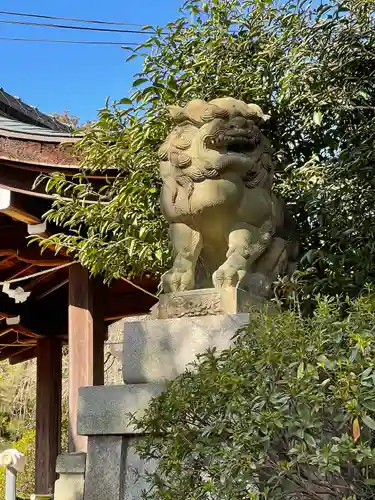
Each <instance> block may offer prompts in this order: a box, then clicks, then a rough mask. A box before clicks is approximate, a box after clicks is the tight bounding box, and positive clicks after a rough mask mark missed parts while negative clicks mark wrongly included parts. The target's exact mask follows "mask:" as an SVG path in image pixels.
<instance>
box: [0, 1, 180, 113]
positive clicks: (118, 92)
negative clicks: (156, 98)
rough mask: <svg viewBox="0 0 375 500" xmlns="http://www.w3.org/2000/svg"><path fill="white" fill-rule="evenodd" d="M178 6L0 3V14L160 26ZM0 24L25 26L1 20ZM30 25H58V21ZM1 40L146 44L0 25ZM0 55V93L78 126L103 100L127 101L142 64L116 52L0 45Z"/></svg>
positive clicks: (129, 37) (114, 36)
mask: <svg viewBox="0 0 375 500" xmlns="http://www.w3.org/2000/svg"><path fill="white" fill-rule="evenodd" d="M181 5H182V0H106V1H103V0H64V1H62V0H53V1H51V0H33V1H32V2H31V1H30V0H2V1H1V2H0V10H2V11H13V12H25V13H33V14H45V15H51V16H58V17H72V18H73V17H76V18H81V19H100V20H108V21H121V22H129V23H140V24H158V25H164V24H165V23H167V22H169V21H171V20H173V19H175V18H176V17H177V16H178V9H179V8H180V6H181ZM0 19H9V20H13V21H16V20H18V21H19V20H23V19H21V18H16V17H7V16H5V15H0ZM29 21H32V22H47V23H48V22H55V23H57V24H59V21H47V20H46V21H44V20H37V19H29ZM60 24H62V23H61V22H60ZM108 27H109V28H115V26H108ZM124 28H126V27H124ZM0 37H12V38H17V37H21V38H39V39H43V38H56V39H64V40H66V39H71V40H74V39H75V40H113V41H119V42H138V41H140V40H142V39H146V36H144V35H134V34H129V33H95V32H79V31H73V30H64V29H62V30H58V29H52V28H46V27H29V26H17V25H7V24H0ZM0 50H1V55H2V57H1V63H2V71H1V79H0V87H3V88H4V89H5V90H6V91H7V92H9V93H10V94H13V95H16V96H18V97H20V98H22V99H23V100H24V101H25V102H27V103H28V104H32V105H34V106H37V107H38V108H39V109H41V110H42V111H44V112H63V111H64V110H69V112H70V113H72V114H74V115H77V116H80V117H81V119H82V120H87V119H94V118H95V116H96V110H97V109H98V108H100V107H102V106H103V104H104V101H105V99H106V97H111V98H113V99H117V98H120V97H122V96H125V95H127V93H128V90H129V88H130V86H131V81H132V75H133V73H135V72H136V71H137V70H138V69H139V68H140V64H141V63H140V62H133V61H132V62H130V63H127V64H125V59H126V54H125V52H124V51H123V50H122V49H121V48H120V47H116V46H96V45H93V46H89V45H88V46H81V45H65V44H64V45H63V44H61V45H60V44H46V43H43V44H41V43H23V42H7V41H0ZM136 61H137V60H136Z"/></svg>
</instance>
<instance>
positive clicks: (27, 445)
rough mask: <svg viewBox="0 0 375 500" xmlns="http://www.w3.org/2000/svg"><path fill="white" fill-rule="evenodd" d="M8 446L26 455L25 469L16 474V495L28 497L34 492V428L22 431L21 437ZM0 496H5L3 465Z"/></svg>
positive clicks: (0, 472)
mask: <svg viewBox="0 0 375 500" xmlns="http://www.w3.org/2000/svg"><path fill="white" fill-rule="evenodd" d="M10 447H11V448H16V449H17V450H18V451H20V452H21V453H23V454H24V455H25V456H26V460H27V462H26V467H25V471H24V472H23V473H20V474H18V476H17V496H18V495H19V496H20V498H30V495H32V494H33V493H35V491H34V486H35V429H30V430H28V431H26V432H24V434H23V436H22V438H21V439H19V440H18V441H16V442H15V443H13V444H11V446H10ZM0 497H1V498H5V467H1V468H0Z"/></svg>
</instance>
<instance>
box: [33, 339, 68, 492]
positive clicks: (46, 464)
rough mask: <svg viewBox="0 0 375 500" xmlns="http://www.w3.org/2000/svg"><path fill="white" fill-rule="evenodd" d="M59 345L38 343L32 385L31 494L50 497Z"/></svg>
mask: <svg viewBox="0 0 375 500" xmlns="http://www.w3.org/2000/svg"><path fill="white" fill-rule="evenodd" d="M61 356H62V353H61V343H60V341H59V340H57V339H55V338H54V337H51V338H45V339H42V340H39V341H38V347H37V381H36V445H35V493H36V494H37V495H38V494H40V495H48V494H51V493H53V488H54V483H55V480H56V472H55V469H56V458H57V456H58V455H59V454H60V443H61V378H62V369H61Z"/></svg>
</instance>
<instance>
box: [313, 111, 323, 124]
mask: <svg viewBox="0 0 375 500" xmlns="http://www.w3.org/2000/svg"><path fill="white" fill-rule="evenodd" d="M322 119H323V114H322V112H321V111H314V114H313V121H314V123H315V124H316V125H321V124H322Z"/></svg>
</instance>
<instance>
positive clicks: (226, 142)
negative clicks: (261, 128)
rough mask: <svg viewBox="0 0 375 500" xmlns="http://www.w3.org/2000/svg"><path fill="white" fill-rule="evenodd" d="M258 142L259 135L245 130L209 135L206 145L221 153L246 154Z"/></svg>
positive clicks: (252, 149)
mask: <svg viewBox="0 0 375 500" xmlns="http://www.w3.org/2000/svg"><path fill="white" fill-rule="evenodd" d="M259 142H260V139H259V137H257V136H254V135H253V134H250V133H246V131H241V132H232V131H228V132H225V133H223V132H222V133H218V134H216V135H215V136H214V137H209V138H208V139H207V141H206V145H207V147H208V148H209V149H215V150H216V151H219V152H220V153H222V154H226V153H232V154H248V153H251V152H252V151H254V149H255V148H256V147H257V146H258V144H259Z"/></svg>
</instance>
